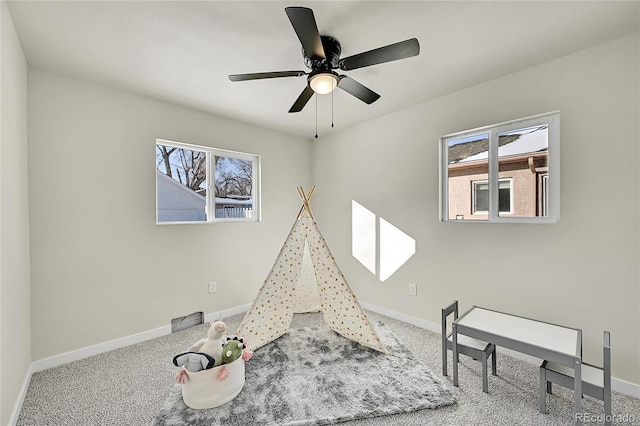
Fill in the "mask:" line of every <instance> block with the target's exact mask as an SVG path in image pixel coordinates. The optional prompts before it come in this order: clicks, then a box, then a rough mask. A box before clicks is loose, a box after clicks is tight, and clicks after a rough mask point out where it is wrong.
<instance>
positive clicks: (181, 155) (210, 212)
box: [156, 139, 260, 224]
mask: <svg viewBox="0 0 640 426" xmlns="http://www.w3.org/2000/svg"><path fill="white" fill-rule="evenodd" d="M259 173H260V157H258V156H256V155H251V154H245V153H240V152H232V151H225V150H220V149H215V148H209V147H202V146H196V145H190V144H185V143H180V142H172V141H166V140H162V139H158V140H156V223H159V224H160V223H163V224H166V223H193V222H204V223H207V222H221V221H259V220H260V191H259V186H258V184H259V181H260V180H259Z"/></svg>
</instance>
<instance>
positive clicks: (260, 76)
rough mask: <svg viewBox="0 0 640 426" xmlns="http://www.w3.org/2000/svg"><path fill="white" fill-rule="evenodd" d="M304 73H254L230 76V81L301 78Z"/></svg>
mask: <svg viewBox="0 0 640 426" xmlns="http://www.w3.org/2000/svg"><path fill="white" fill-rule="evenodd" d="M305 74H306V72H304V71H273V72H254V73H252V74H231V75H230V76H229V80H231V81H246V80H260V79H263V78H279V77H302V76H303V75H305Z"/></svg>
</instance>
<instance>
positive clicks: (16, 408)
mask: <svg viewBox="0 0 640 426" xmlns="http://www.w3.org/2000/svg"><path fill="white" fill-rule="evenodd" d="M32 374H33V363H31V365H29V368H28V369H27V373H26V374H25V375H24V380H23V381H22V387H21V388H20V393H19V394H18V399H17V400H16V403H15V404H14V405H13V410H12V411H11V416H10V417H9V425H10V426H15V425H16V424H17V423H18V417H19V416H20V410H21V409H22V404H23V403H24V398H25V397H26V396H27V389H29V383H31V375H32Z"/></svg>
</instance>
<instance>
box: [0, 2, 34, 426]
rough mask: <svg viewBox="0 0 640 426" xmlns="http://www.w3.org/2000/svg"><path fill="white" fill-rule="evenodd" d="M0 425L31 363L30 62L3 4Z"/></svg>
mask: <svg viewBox="0 0 640 426" xmlns="http://www.w3.org/2000/svg"><path fill="white" fill-rule="evenodd" d="M0 19H1V24H0V25H1V27H0V28H1V35H0V39H1V40H2V47H1V49H0V51H1V53H0V54H1V60H0V62H1V67H0V80H1V81H0V83H1V84H0V110H1V113H0V129H1V131H0V241H1V243H0V395H2V403H1V404H0V424H3V425H6V424H8V423H9V419H10V417H11V414H12V410H13V408H14V406H15V404H16V401H17V399H18V398H19V397H20V394H21V388H22V386H23V381H24V380H25V377H26V376H27V371H28V370H29V368H30V364H31V300H30V292H29V203H28V184H27V61H26V59H25V57H24V54H23V53H22V48H21V47H20V42H19V41H18V37H17V35H16V32H15V29H14V27H13V21H12V20H11V15H10V14H9V10H8V9H7V5H6V3H5V2H4V1H2V2H1V4H0Z"/></svg>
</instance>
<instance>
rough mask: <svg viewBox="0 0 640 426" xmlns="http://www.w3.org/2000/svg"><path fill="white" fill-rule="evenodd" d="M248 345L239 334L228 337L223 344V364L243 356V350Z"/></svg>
mask: <svg viewBox="0 0 640 426" xmlns="http://www.w3.org/2000/svg"><path fill="white" fill-rule="evenodd" d="M246 347H247V346H246V345H245V344H244V342H243V340H242V339H238V337H237V336H235V337H233V338H231V337H227V342H226V343H225V344H224V345H223V346H222V354H221V359H222V364H231V363H232V362H233V361H235V360H236V359H238V358H240V357H241V356H242V351H243V349H244V348H246Z"/></svg>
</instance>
